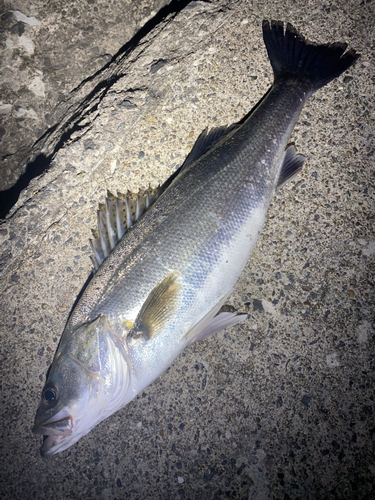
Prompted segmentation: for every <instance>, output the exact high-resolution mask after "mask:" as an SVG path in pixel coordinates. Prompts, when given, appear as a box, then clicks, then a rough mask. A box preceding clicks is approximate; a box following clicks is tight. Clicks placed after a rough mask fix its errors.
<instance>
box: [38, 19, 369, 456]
mask: <svg viewBox="0 0 375 500" xmlns="http://www.w3.org/2000/svg"><path fill="white" fill-rule="evenodd" d="M263 37H264V42H265V44H266V47H267V51H268V56H269V59H270V62H271V65H272V67H273V71H274V83H273V85H272V87H271V89H270V90H269V91H268V93H267V94H266V95H265V96H264V98H263V99H262V100H261V101H260V103H259V104H258V105H257V106H256V108H255V109H254V111H253V112H252V113H251V115H250V116H249V117H248V118H247V119H246V120H245V121H244V122H243V123H242V124H237V125H235V126H231V127H229V128H220V129H215V130H213V131H211V132H209V133H208V132H204V133H203V134H202V135H201V137H200V138H199V139H198V141H197V144H196V146H195V147H194V149H193V151H192V153H191V154H190V156H189V157H188V158H187V160H186V161H185V163H184V165H183V166H182V167H181V168H180V170H179V171H178V172H177V173H176V174H175V175H174V176H173V178H171V179H170V180H169V181H168V182H167V184H166V185H165V186H164V188H162V189H160V190H159V192H157V193H155V192H154V193H143V194H140V195H138V197H134V196H133V197H132V196H128V197H123V198H121V197H119V198H117V199H108V200H107V201H106V210H105V211H99V213H98V235H97V239H96V240H95V241H94V242H93V243H92V246H93V250H94V258H93V260H94V265H95V268H96V269H97V271H96V274H95V275H94V277H93V279H92V280H91V282H90V283H89V285H88V286H87V288H86V290H85V291H84V293H83V295H82V297H81V299H80V300H79V302H78V304H77V305H76V307H75V308H74V309H73V311H72V313H71V316H70V318H69V319H68V322H67V325H66V327H65V330H64V332H63V336H62V339H61V342H60V344H59V347H58V349H57V352H56V355H55V358H54V361H53V363H52V366H51V369H50V371H49V374H48V378H47V382H46V385H45V386H44V388H43V391H42V399H41V402H40V404H39V408H38V411H37V415H36V418H35V425H34V428H33V432H35V433H40V434H44V435H45V439H44V443H43V445H42V448H41V452H42V454H43V455H50V454H53V453H57V452H60V451H62V450H65V449H66V448H68V447H69V446H71V445H72V444H74V443H76V442H77V441H78V440H79V439H80V438H81V437H82V436H83V435H85V434H86V433H88V432H89V431H90V430H91V429H92V428H93V427H94V426H95V425H97V424H98V423H99V422H101V421H102V420H103V419H105V418H106V417H108V416H109V415H111V414H112V413H114V412H116V411H117V410H119V409H120V408H122V407H123V406H124V405H126V404H127V403H128V402H129V401H131V400H132V399H133V398H134V397H135V396H136V395H137V394H138V393H139V392H140V391H142V390H143V389H144V388H145V387H147V386H148V385H149V384H150V383H151V382H152V381H153V380H155V379H156V378H157V377H158V376H159V375H160V374H161V373H162V372H163V371H164V370H165V369H166V368H168V366H170V365H171V363H172V362H173V360H174V359H175V358H176V357H177V356H178V355H179V354H180V353H181V351H182V350H183V349H184V348H185V347H186V346H188V345H189V344H191V343H192V342H195V341H197V340H200V339H202V338H206V337H208V336H209V335H212V334H214V333H216V332H217V331H220V330H221V329H224V328H226V327H228V326H231V325H234V324H236V323H238V322H239V321H242V320H243V319H245V318H246V315H238V314H236V313H229V312H220V309H221V307H222V305H223V304H224V303H225V301H226V299H227V298H228V296H229V295H230V293H231V292H232V290H233V288H234V286H235V284H236V281H237V279H238V277H239V275H240V273H241V271H242V270H243V268H244V266H245V265H246V263H247V261H248V259H249V257H250V254H251V252H252V249H253V248H254V245H255V242H256V240H257V238H258V236H259V233H260V232H261V230H262V226H263V224H264V220H265V217H266V213H267V209H268V206H269V204H270V201H271V200H272V197H273V196H274V194H275V191H276V190H277V189H278V188H279V187H280V186H282V185H283V184H284V183H285V182H286V181H287V180H288V179H289V178H291V177H292V176H294V175H295V174H296V173H297V172H298V171H299V170H300V169H301V168H302V164H303V161H304V157H303V156H300V155H297V154H296V151H295V149H294V147H293V146H289V147H287V145H288V140H289V138H290V135H291V133H292V130H293V127H294V125H295V123H296V121H297V120H298V117H299V115H300V113H301V110H302V108H303V106H304V104H305V103H306V101H307V100H308V98H309V97H310V96H311V95H312V94H313V93H314V92H315V91H316V90H318V89H319V88H321V87H322V86H323V85H325V84H327V83H328V82H330V81H331V80H332V79H334V78H336V77H338V76H339V75H340V74H341V73H342V72H343V71H345V70H346V69H347V68H349V67H350V66H351V65H352V64H353V63H354V62H355V61H356V59H357V58H358V57H359V56H358V54H356V53H355V52H354V50H349V51H347V52H345V50H346V48H347V45H346V44H344V43H334V44H330V45H315V44H310V43H308V42H307V41H305V39H304V38H303V37H302V36H301V35H300V34H299V33H298V32H297V31H296V29H295V28H293V26H291V25H290V24H287V25H286V28H285V30H284V26H283V23H281V22H275V21H272V22H271V23H269V22H268V21H264V22H263ZM142 212H144V213H143V214H142Z"/></svg>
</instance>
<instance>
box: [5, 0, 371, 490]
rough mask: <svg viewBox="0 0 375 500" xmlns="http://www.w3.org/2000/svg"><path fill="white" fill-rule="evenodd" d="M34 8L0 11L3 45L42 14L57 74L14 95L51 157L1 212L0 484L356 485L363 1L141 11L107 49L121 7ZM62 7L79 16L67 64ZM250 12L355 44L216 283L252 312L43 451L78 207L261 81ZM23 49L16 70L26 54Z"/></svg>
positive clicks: (134, 175)
mask: <svg viewBox="0 0 375 500" xmlns="http://www.w3.org/2000/svg"><path fill="white" fill-rule="evenodd" d="M33 5H34V6H35V5H36V4H35V3H34V4H33ZM38 5H40V7H39V8H40V11H38V15H36V13H35V15H34V13H33V12H31V11H29V10H28V11H22V6H21V4H17V5H16V3H13V4H12V6H11V9H10V10H18V11H19V12H22V13H23V14H24V15H27V16H28V17H29V18H31V17H33V16H34V17H35V18H36V19H37V20H38V22H40V23H41V24H40V25H38V26H30V25H27V26H25V27H24V28H25V31H24V32H23V33H22V34H21V35H19V32H20V31H22V26H21V27H20V26H19V25H18V24H17V23H15V25H16V26H18V27H15V28H12V27H10V28H9V29H13V31H15V33H12V35H11V37H16V36H17V37H18V38H17V39H16V38H11V37H10V35H9V37H10V38H9V39H12V40H18V42H17V43H20V41H19V38H20V37H22V35H23V34H25V33H29V34H28V35H27V36H28V37H29V39H31V40H34V39H33V38H32V37H31V35H30V33H31V30H38V29H41V28H40V26H42V25H43V26H45V25H47V24H48V23H49V24H48V26H49V29H50V31H52V32H53V33H54V42H53V43H54V46H55V47H56V46H57V44H56V40H59V47H58V49H57V48H56V51H57V50H58V52H56V55H51V57H50V60H51V64H52V66H53V67H55V65H59V66H58V67H59V68H60V69H59V71H56V74H55V76H54V77H51V79H48V78H46V77H45V74H44V73H43V78H42V77H41V76H40V81H43V82H44V97H43V96H42V95H40V96H36V97H35V107H33V108H32V109H33V110H34V112H35V113H36V115H37V116H38V117H41V116H43V118H40V120H41V125H40V128H38V126H34V125H28V123H29V122H27V120H28V119H29V118H27V119H26V118H25V119H24V121H23V122H22V123H23V125H22V126H24V127H25V128H26V129H27V130H26V131H25V134H24V135H25V137H26V138H25V142H24V143H23V144H24V146H23V147H24V151H25V155H26V154H29V159H30V161H34V162H35V160H37V162H40V161H41V160H43V161H44V164H49V168H48V170H47V171H46V172H44V173H43V174H42V175H41V176H39V177H37V178H35V179H33V180H32V181H31V183H30V184H29V186H28V187H27V189H26V190H24V191H23V192H22V194H21V196H20V199H19V201H18V203H17V205H16V206H15V207H14V208H13V209H12V211H11V214H10V216H9V217H8V218H7V220H5V221H4V222H3V224H2V225H1V226H0V238H1V249H0V250H1V256H0V258H1V263H2V280H1V318H2V326H1V355H2V361H1V380H2V386H1V390H2V406H1V420H2V422H3V425H2V431H1V432H2V438H1V442H2V463H1V469H2V471H3V475H4V479H3V485H2V488H1V490H2V493H3V495H4V497H5V498H41V499H44V498H64V499H65V498H132V499H136V498H140V499H147V498H150V499H155V498H158V499H159V498H160V499H162V498H176V499H177V498H186V499H187V498H189V499H190V498H191V499H195V498H196V499H200V498H217V499H219V498H222V499H224V498H249V499H252V498H254V499H268V498H274V499H297V498H301V499H302V498H303V499H315V498H324V499H326V498H327V499H337V498H340V499H352V498H358V499H359V498H361V499H364V498H368V499H370V498H373V497H374V495H375V490H374V489H375V485H374V479H373V478H374V474H375V456H374V439H375V436H374V434H375V425H374V411H375V408H374V391H373V387H374V355H375V349H374V344H375V330H374V317H375V314H374V313H375V310H374V298H375V297H374V281H375V277H374V258H375V234H374V196H375V194H374V179H375V175H374V174H375V172H374V164H373V158H374V157H373V152H374V144H373V135H372V134H373V129H374V106H373V100H374V98H373V96H374V72H373V68H374V55H373V54H374V47H373V45H372V44H373V37H372V36H371V30H372V19H373V16H374V4H372V3H362V4H359V3H358V2H354V1H349V2H346V3H342V2H339V1H338V0H337V1H336V0H335V1H333V2H330V3H327V4H322V3H321V2H317V1H316V0H311V1H306V2H304V3H303V4H302V5H301V4H296V3H294V2H292V1H287V2H280V3H279V2H272V1H271V2H267V3H266V4H264V2H258V1H255V0H254V1H253V2H246V1H238V2H229V1H225V0H221V1H217V2H213V3H211V4H210V3H203V2H202V3H201V2H192V3H191V4H189V5H187V6H186V7H185V8H183V9H182V10H181V11H180V12H176V14H173V9H171V11H170V14H169V15H167V16H166V17H165V18H163V16H160V18H159V17H157V18H156V19H155V18H153V19H150V21H149V23H150V24H148V25H146V28H145V29H143V31H141V34H140V35H138V38H137V35H136V36H135V38H133V39H132V41H131V43H130V44H128V45H126V46H125V47H123V48H122V49H121V46H122V44H123V43H125V42H127V41H128V40H129V38H130V36H131V35H132V33H133V30H134V27H135V26H138V25H136V23H135V24H134V27H133V28H132V29H131V30H130V28H129V30H130V31H128V32H127V31H126V30H125V29H124V38H123V40H122V41H121V39H120V38H119V35H116V36H115V42H111V40H112V39H111V33H112V31H113V30H115V31H116V33H117V34H118V33H120V32H121V23H122V22H123V21H122V20H121V19H120V17H121V16H123V15H124V13H123V7H122V5H123V4H122V3H120V2H114V3H112V4H111V5H110V7H109V9H110V13H111V15H110V16H107V17H106V15H105V5H104V2H103V3H90V2H88V3H87V4H86V3H83V2H82V3H78V2H76V3H74V4H71V7H69V9H68V8H66V9H65V10H66V12H67V13H68V14H67V15H66V16H65V17H64V16H63V15H57V11H56V10H54V9H53V8H52V7H50V11H49V10H48V9H47V8H44V7H43V6H44V4H42V3H40V4H38ZM129 5H130V6H132V5H133V4H130V3H129ZM160 5H161V4H160ZM73 6H74V7H73ZM95 7H97V9H98V10H97V11H95ZM177 7H181V4H177ZM35 8H37V7H35ZM158 8H159V7H158ZM43 9H44V10H43ZM74 9H77V10H78V12H79V13H81V14H80V15H81V16H82V17H81V19H85V22H86V21H87V26H94V25H95V26H96V29H95V36H94V35H93V34H88V35H87V37H88V38H87V41H86V42H83V41H82V43H86V45H81V46H80V48H79V53H80V56H72V61H73V64H74V65H73V67H72V68H73V69H72V70H69V69H66V68H64V65H65V64H66V63H64V61H65V60H66V59H64V58H65V57H66V54H68V52H69V50H70V47H71V43H72V39H73V38H74V36H73V35H74V33H75V30H74V29H73V26H74V22H75V21H74V15H73V10H74ZM151 9H154V10H157V9H156V8H155V7H152V8H151V7H150V10H149V12H150V11H151ZM174 10H176V11H177V10H179V9H178V8H175V9H174ZM77 16H78V14H77ZM90 16H91V17H92V19H93V21H88V18H89V17H90ZM116 16H119V20H118V21H116V23H117V24H115V25H113V26H114V27H111V29H108V28H107V26H108V25H109V22H112V21H113V22H115V19H117V18H116ZM141 17H142V16H141V15H139V18H138V19H140V18H141ZM143 17H145V14H144V15H143ZM263 18H268V19H270V18H278V19H282V20H285V21H289V22H292V23H293V24H295V25H296V26H297V27H298V28H299V29H301V31H302V32H303V33H304V34H305V35H306V36H307V37H308V38H310V39H312V40H314V41H317V42H332V41H337V40H345V41H347V42H348V43H349V44H350V45H351V46H352V47H353V48H355V49H356V50H357V51H358V52H360V53H362V58H361V60H360V61H359V62H358V63H357V65H356V66H355V67H354V68H352V69H351V70H350V71H349V72H347V73H346V74H345V75H344V76H342V77H341V78H339V79H338V80H337V81H334V82H332V83H331V84H330V85H329V86H327V87H326V88H324V90H323V91H320V92H319V93H317V94H316V95H315V96H314V97H313V98H312V99H311V100H310V101H309V104H308V106H307V107H306V109H305V110H304V112H303V114H302V116H301V119H300V122H299V124H298V125H297V127H296V129H295V131H294V134H293V137H292V140H293V141H294V142H295V144H296V147H297V150H298V151H299V152H301V153H303V154H305V155H306V156H307V157H308V158H309V161H308V162H307V164H306V166H305V168H304V170H303V172H302V174H301V175H300V176H299V177H298V178H297V179H296V180H295V181H293V182H292V183H290V184H288V185H287V186H286V187H285V188H284V189H283V190H282V191H281V192H280V193H279V194H278V195H277V197H276V198H275V200H274V202H273V204H272V206H271V209H270V211H269V216H268V220H267V223H266V225H265V227H264V230H263V233H262V235H261V237H260V239H259V241H258V245H257V247H256V249H255V251H254V254H253V256H252V258H251V260H250V262H249V264H248V266H247V267H246V269H245V271H244V273H243V274H242V275H241V277H240V279H239V281H238V285H237V288H236V291H235V293H234V294H233V296H232V297H231V299H230V302H231V304H232V305H234V306H235V307H237V308H242V309H244V308H246V309H247V310H248V312H249V319H248V321H247V322H246V323H245V324H243V325H241V326H238V327H235V328H233V329H231V330H228V331H225V332H223V333H220V334H218V335H217V336H215V337H214V338H211V339H208V340H207V341H204V342H201V343H199V344H196V345H193V346H191V347H190V348H189V349H187V350H186V352H184V353H183V354H182V355H181V356H180V357H179V358H178V359H177V360H176V362H175V363H174V364H173V366H172V367H171V368H170V369H169V370H168V371H167V372H166V373H165V374H164V375H163V376H162V377H160V379H158V380H157V381H156V382H155V383H154V384H152V385H151V386H150V387H148V388H147V389H146V390H145V391H144V392H143V393H141V394H140V395H139V396H138V397H137V398H136V399H135V400H134V401H133V402H132V403H131V404H129V405H128V406H127V407H126V408H124V409H123V410H121V411H120V412H118V413H117V414H115V415H113V416H112V417H111V418H109V419H107V420H105V421H104V422H102V423H101V424H100V425H99V426H98V427H97V428H95V429H94V430H93V431H92V432H91V433H90V434H88V435H87V436H86V437H84V438H82V439H81V441H80V442H79V443H78V444H77V445H75V446H74V447H72V448H70V449H69V450H67V451H66V452H63V453H62V454H60V455H59V456H56V457H53V458H52V459H50V460H48V461H46V460H42V459H41V458H40V456H39V454H38V448H39V446H40V444H41V443H40V442H41V439H40V437H39V436H34V435H32V434H31V428H32V424H33V419H34V415H35V411H36V407H37V404H38V401H39V397H40V391H41V388H42V386H43V383H44V380H45V375H46V371H47V369H48V366H49V365H50V363H51V361H52V358H53V355H54V352H55V350H56V347H57V344H58V341H59V338H60V335H61V333H62V330H63V328H64V324H65V322H66V320H67V317H68V314H69V311H70V309H71V307H72V305H73V303H74V301H75V299H76V297H77V295H78V293H79V292H80V290H81V289H82V286H83V285H84V283H85V281H86V280H87V278H88V276H89V274H90V271H91V262H90V259H89V246H88V239H89V237H90V228H92V227H94V226H95V210H96V208H97V203H98V201H103V200H104V196H105V194H106V191H107V189H109V190H110V191H112V192H116V191H117V190H119V191H122V192H124V191H126V190H127V189H130V190H133V191H134V190H138V188H140V187H143V186H148V185H149V184H151V185H153V186H156V185H157V184H159V183H160V182H162V181H164V180H165V179H166V178H168V177H169V175H170V174H171V173H172V172H173V171H174V170H175V169H176V168H177V167H178V166H179V165H180V164H181V162H182V161H183V159H184V158H185V156H186V154H187V153H188V151H189V150H190V148H191V146H192V145H193V143H194V141H195V139H196V138H197V136H198V135H199V133H200V132H201V131H202V129H204V128H205V127H207V126H217V125H220V124H225V123H231V122H234V121H237V120H238V119H240V118H242V116H243V115H244V114H246V113H247V112H248V111H249V110H250V109H251V108H252V106H253V105H254V104H255V103H256V102H257V101H258V100H259V99H260V98H261V96H262V95H263V94H264V93H265V92H266V90H267V88H268V87H269V85H270V83H271V79H272V71H271V67H270V65H269V62H268V60H267V56H266V51H265V48H264V46H263V41H262V37H261V21H262V19H263ZM20 19H21V18H20ZM12 22H13V21H12ZM19 22H23V21H22V20H20V21H19ZM101 22H105V23H106V25H105V26H104V25H103V26H102V25H101V24H100V23H101ZM137 22H138V23H139V22H140V21H139V20H138V21H137ZM80 25H81V26H83V23H81V24H80ZM85 25H86V24H85ZM12 26H14V25H12ZM80 29H81V30H82V28H80ZM17 30H18V31H17ZM66 33H70V34H69V36H68V35H66ZM106 33H107V35H106V36H105V34H106ZM7 36H8V35H7ZM47 38H48V37H46V40H47ZM82 40H83V39H82ZM98 40H102V41H101V42H100V43H99V41H98ZM12 43H16V41H13V42H12ZM43 43H44V42H43ZM46 43H47V42H46ZM51 43H52V42H51ZM96 46H97V47H99V52H98V53H97V54H98V57H99V55H102V54H107V53H110V54H111V55H112V56H113V55H115V54H116V53H117V56H116V57H115V58H114V60H113V61H112V62H111V61H109V60H108V61H107V59H101V60H99V62H97V63H96V64H97V66H95V67H92V66H90V61H91V59H92V58H93V57H94V58H95V57H96V55H95V54H96V52H92V51H93V48H94V47H96ZM9 50H12V51H13V53H14V51H16V50H19V51H21V49H19V48H17V49H16V48H9ZM22 50H24V49H22ZM77 50H78V49H77ZM91 54H94V56H92V55H91ZM20 57H21V56H20ZM84 57H87V59H85V60H86V61H87V63H86V65H84V64H82V63H80V61H82V60H83V59H82V58H84ZM11 62H12V61H11V60H10V63H9V64H10V65H11ZM14 64H16V63H14ZM17 64H18V63H17ZM102 65H104V67H103V69H102V70H101V69H100V68H101V66H102ZM21 66H22V67H23V68H24V70H23V71H25V72H26V73H27V74H28V75H29V73H28V71H29V70H28V68H29V67H30V66H29V65H28V62H27V60H26V62H23V63H22V64H21ZM18 70H19V69H17V66H15V69H14V71H18ZM26 73H25V74H26ZM15 74H18V73H15ZM57 75H59V76H57ZM2 78H3V79H5V76H4V75H3V77H2ZM29 78H30V82H31V81H32V79H33V78H34V79H35V78H38V76H37V75H34V73H33V74H31V73H30V76H29ZM59 79H60V80H61V81H64V82H66V83H65V87H63V88H65V92H66V93H65V94H64V97H63V100H61V99H60V98H59V88H60V87H59V84H58V81H60V80H59ZM11 80H12V79H11V77H10V76H9V79H8V80H7V81H11ZM33 81H34V80H33ZM81 81H82V83H81V84H80V82H81ZM38 82H39V80H38V81H36V80H35V87H32V88H34V90H36V89H37V88H38V89H39V90H38V91H39V92H41V89H42V88H43V86H42V85H41V84H40V82H39V83H38ZM29 91H30V90H29ZM29 91H28V92H29ZM25 92H26V91H25ZM49 95H50V97H47V96H49ZM25 99H26V98H25ZM59 100H61V103H60V104H59V105H58V106H57V108H56V109H53V108H54V107H55V106H56V103H57V102H59ZM25 102H30V99H29V101H25ZM51 102H53V103H54V104H53V105H50V103H51ZM7 103H8V101H6V100H5V99H3V105H5V104H7ZM12 106H13V104H12ZM49 106H50V109H49V111H46V110H47V108H48V107H49ZM21 108H22V109H26V110H27V109H31V108H28V107H27V106H26V104H22V106H21ZM0 109H4V108H0ZM6 109H8V108H6ZM14 109H15V108H13V107H12V111H11V112H10V111H9V112H8V111H6V112H7V113H13V112H14ZM51 109H52V111H51ZM47 112H48V114H49V115H50V118H48V120H47V119H46V118H45V115H44V114H43V113H47ZM11 116H13V115H11ZM14 116H16V115H14ZM14 119H15V120H16V119H17V118H16V117H15V118H14ZM44 120H45V121H44ZM7 123H8V122H7ZM9 123H10V125H9V126H10V127H15V126H16V125H14V124H13V125H12V122H11V121H10V122H9ZM17 123H18V122H17ZM33 123H34V122H33ZM47 124H48V125H49V126H51V127H52V128H51V129H50V130H49V131H48V133H47V134H46V135H45V136H44V137H42V138H41V140H40V141H39V142H38V143H37V144H36V145H35V147H34V149H33V150H32V151H31V152H28V153H27V146H28V145H29V144H30V143H31V142H32V141H33V140H34V139H36V138H37V137H39V136H40V135H41V134H42V133H43V132H45V130H46V125H47ZM12 130H15V129H12ZM22 134H23V132H22ZM33 134H34V135H33ZM11 144H12V142H9V145H11ZM51 160H52V161H51ZM34 165H35V163H34ZM15 175H16V174H15Z"/></svg>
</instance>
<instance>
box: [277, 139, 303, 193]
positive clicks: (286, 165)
mask: <svg viewBox="0 0 375 500" xmlns="http://www.w3.org/2000/svg"><path fill="white" fill-rule="evenodd" d="M305 160H306V157H305V156H302V155H298V154H297V152H296V148H295V147H294V146H293V144H291V145H290V146H288V147H287V149H286V151H285V156H284V161H283V166H282V167H281V171H280V177H279V180H278V183H277V186H276V190H277V191H278V190H279V189H281V188H282V187H283V186H285V184H286V183H287V182H289V181H290V180H291V179H292V178H293V177H294V176H295V175H297V174H298V172H300V171H301V170H302V166H303V164H304V162H305Z"/></svg>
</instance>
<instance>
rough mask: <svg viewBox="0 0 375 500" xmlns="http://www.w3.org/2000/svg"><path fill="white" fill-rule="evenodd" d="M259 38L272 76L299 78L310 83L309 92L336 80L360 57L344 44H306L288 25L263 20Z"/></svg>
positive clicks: (277, 77) (276, 77)
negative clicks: (310, 89) (264, 45)
mask: <svg viewBox="0 0 375 500" xmlns="http://www.w3.org/2000/svg"><path fill="white" fill-rule="evenodd" d="M263 39H264V43H265V44H266V47H267V52H268V57H269V58H270V61H271V64H272V68H273V71H274V74H275V81H277V80H279V79H280V78H285V77H286V78H288V77H289V78H290V77H294V78H295V77H300V78H302V79H304V80H307V81H310V82H311V85H312V89H313V92H315V91H316V90H318V89H320V88H321V87H323V85H326V84H327V83H328V82H330V81H331V80H333V79H334V78H337V77H338V76H339V75H341V73H343V72H344V71H345V70H346V69H348V68H349V67H350V66H351V65H352V64H354V63H355V61H356V60H357V59H358V58H359V57H360V56H359V54H356V52H355V51H354V50H353V49H350V50H348V52H346V53H345V54H344V52H345V50H346V48H347V46H348V45H347V44H346V43H340V42H337V43H331V44H325V45H317V44H314V43H310V42H307V41H306V40H305V39H304V38H303V36H302V35H300V34H299V33H298V31H297V30H296V29H295V28H294V27H293V26H292V25H291V24H289V23H288V24H287V25H286V29H285V33H284V25H283V23H282V22H280V21H271V26H270V23H269V22H268V21H267V20H265V21H263Z"/></svg>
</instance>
